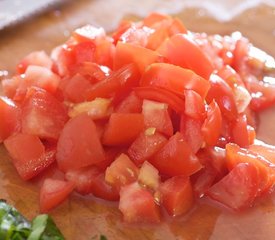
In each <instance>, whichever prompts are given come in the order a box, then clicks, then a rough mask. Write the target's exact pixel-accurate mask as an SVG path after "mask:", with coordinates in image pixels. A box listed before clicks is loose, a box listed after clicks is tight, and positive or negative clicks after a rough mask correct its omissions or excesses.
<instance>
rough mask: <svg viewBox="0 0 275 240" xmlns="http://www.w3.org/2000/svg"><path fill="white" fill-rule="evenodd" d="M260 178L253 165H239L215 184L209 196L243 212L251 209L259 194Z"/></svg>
mask: <svg viewBox="0 0 275 240" xmlns="http://www.w3.org/2000/svg"><path fill="white" fill-rule="evenodd" d="M258 187H259V176H258V171H257V168H256V167H255V165H253V164H252V163H239V164H238V165H236V166H235V167H234V168H233V169H232V170H231V171H230V172H229V173H228V175H226V176H225V177H224V178H222V179H221V180H220V181H219V182H217V183H216V184H214V185H213V186H212V187H211V188H210V189H209V190H208V191H207V195H208V196H209V197H210V198H212V199H214V200H216V201H218V202H220V203H222V204H223V205H225V206H227V207H229V208H231V209H234V210H241V209H243V208H247V207H250V206H251V205H252V204H253V202H254V200H255V197H256V196H257V193H258Z"/></svg>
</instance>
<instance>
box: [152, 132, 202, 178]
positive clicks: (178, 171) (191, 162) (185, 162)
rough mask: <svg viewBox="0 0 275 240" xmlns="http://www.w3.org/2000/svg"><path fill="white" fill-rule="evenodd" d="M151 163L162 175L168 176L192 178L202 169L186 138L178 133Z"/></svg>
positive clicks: (155, 155)
mask: <svg viewBox="0 0 275 240" xmlns="http://www.w3.org/2000/svg"><path fill="white" fill-rule="evenodd" d="M149 162H150V163H151V164H152V165H153V166H155V167H156V168H157V169H158V170H159V172H160V173H161V174H165V175H167V176H176V175H185V176H190V175H192V174H193V173H195V172H197V171H199V170H200V169H201V168H202V165H201V164H200V162H199V160H198V158H197V157H196V155H194V154H193V153H192V150H191V148H190V146H189V145H188V143H187V142H186V140H185V138H184V136H183V135H182V134H181V133H179V132H177V133H175V134H174V135H173V136H172V137H171V138H170V139H169V140H168V142H167V143H166V144H165V145H164V146H163V147H162V148H161V149H160V150H159V151H158V152H157V153H156V154H154V156H153V157H152V158H150V159H149Z"/></svg>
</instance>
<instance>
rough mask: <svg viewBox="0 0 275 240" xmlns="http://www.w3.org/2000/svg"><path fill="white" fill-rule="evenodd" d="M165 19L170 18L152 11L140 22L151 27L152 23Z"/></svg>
mask: <svg viewBox="0 0 275 240" xmlns="http://www.w3.org/2000/svg"><path fill="white" fill-rule="evenodd" d="M167 19H171V17H170V16H168V15H165V14H161V13H157V12H153V13H151V14H149V15H148V16H147V17H145V18H144V19H143V20H142V23H143V25H144V26H147V27H152V26H153V25H154V24H156V23H159V22H161V21H163V20H167Z"/></svg>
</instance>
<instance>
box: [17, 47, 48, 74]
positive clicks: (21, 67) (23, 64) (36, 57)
mask: <svg viewBox="0 0 275 240" xmlns="http://www.w3.org/2000/svg"><path fill="white" fill-rule="evenodd" d="M30 65H33V66H41V67H45V68H48V69H51V68H52V66H53V61H52V60H51V58H50V57H49V56H48V55H47V54H46V53H45V52H44V51H36V52H32V53H30V54H28V55H27V56H26V57H24V58H23V59H22V60H21V61H20V63H18V65H17V66H16V70H17V73H19V74H23V73H25V71H26V69H27V68H28V66H30Z"/></svg>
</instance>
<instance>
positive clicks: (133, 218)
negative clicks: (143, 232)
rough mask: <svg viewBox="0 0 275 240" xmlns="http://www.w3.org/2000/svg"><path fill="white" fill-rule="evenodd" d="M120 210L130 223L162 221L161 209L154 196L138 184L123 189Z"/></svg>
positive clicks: (125, 219) (124, 218)
mask: <svg viewBox="0 0 275 240" xmlns="http://www.w3.org/2000/svg"><path fill="white" fill-rule="evenodd" d="M118 208H119V210H120V211H121V212H122V214H123V220H124V221H125V222H128V223H137V222H145V223H157V222H159V221H160V212H159V207H158V206H157V205H156V203H155V200H154V197H153V195H152V194H151V193H150V192H149V191H148V190H146V189H145V188H142V187H141V186H140V185H139V184H138V183H136V182H135V183H132V184H130V185H126V186H124V187H122V189H121V191H120V200H119V206H118Z"/></svg>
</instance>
